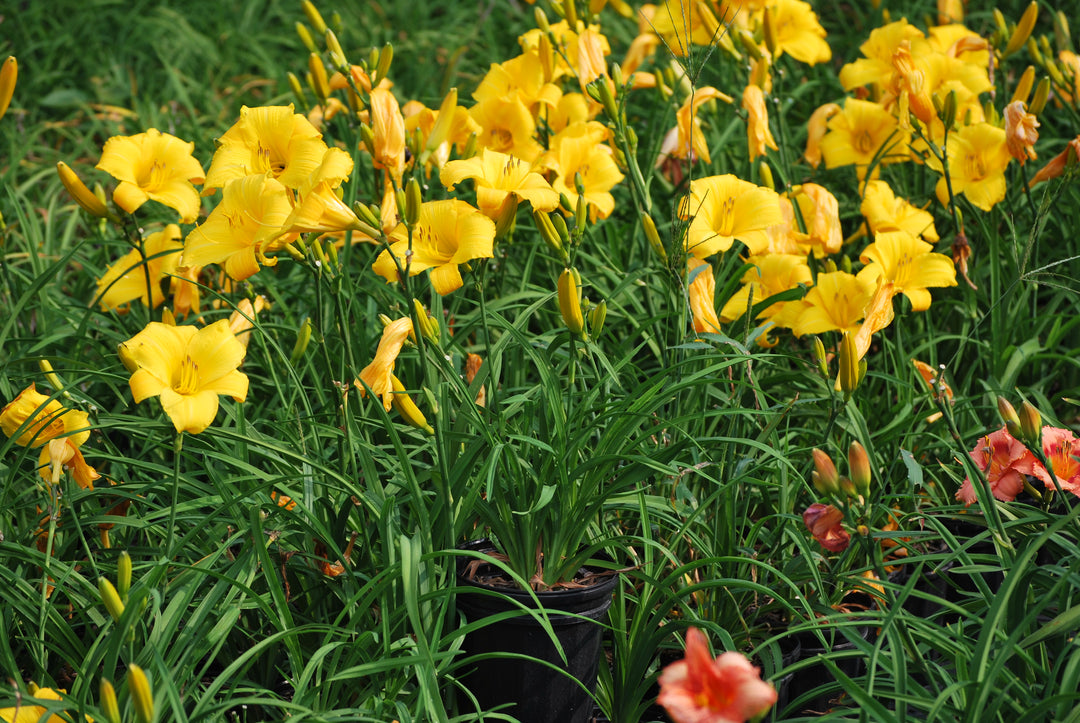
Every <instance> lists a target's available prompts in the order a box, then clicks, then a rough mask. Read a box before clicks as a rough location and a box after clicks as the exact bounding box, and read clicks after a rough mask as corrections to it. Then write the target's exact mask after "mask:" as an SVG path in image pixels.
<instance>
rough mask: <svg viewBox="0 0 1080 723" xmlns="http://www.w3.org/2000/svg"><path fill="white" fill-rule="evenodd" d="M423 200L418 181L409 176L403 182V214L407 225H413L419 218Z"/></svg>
mask: <svg viewBox="0 0 1080 723" xmlns="http://www.w3.org/2000/svg"><path fill="white" fill-rule="evenodd" d="M423 200H424V199H423V196H422V194H421V191H420V182H419V181H417V180H416V179H415V178H410V179H409V182H408V183H407V184H405V209H404V210H405V213H404V214H403V215H404V217H405V223H406V224H407V225H409V226H415V225H416V223H417V222H418V221H419V220H420V206H421V204H422V203H423Z"/></svg>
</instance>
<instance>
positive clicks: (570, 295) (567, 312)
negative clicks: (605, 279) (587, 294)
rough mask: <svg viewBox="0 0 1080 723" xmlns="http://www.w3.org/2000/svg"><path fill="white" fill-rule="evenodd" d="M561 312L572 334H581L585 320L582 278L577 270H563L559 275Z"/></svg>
mask: <svg viewBox="0 0 1080 723" xmlns="http://www.w3.org/2000/svg"><path fill="white" fill-rule="evenodd" d="M558 289H559V311H560V312H561V313H562V318H563V322H564V323H565V324H566V328H567V329H569V330H570V332H571V333H572V334H581V333H582V331H584V329H585V318H584V317H583V316H582V314H581V277H580V275H579V274H578V271H577V269H573V268H568V269H563V272H562V274H560V275H559V284H558Z"/></svg>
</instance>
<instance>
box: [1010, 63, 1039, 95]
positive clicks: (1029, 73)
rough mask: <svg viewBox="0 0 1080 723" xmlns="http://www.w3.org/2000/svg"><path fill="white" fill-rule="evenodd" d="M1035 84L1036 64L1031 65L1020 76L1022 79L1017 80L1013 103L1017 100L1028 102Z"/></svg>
mask: <svg viewBox="0 0 1080 723" xmlns="http://www.w3.org/2000/svg"><path fill="white" fill-rule="evenodd" d="M1034 85H1035V66H1034V65H1029V66H1028V67H1027V68H1026V69H1025V70H1024V73H1023V75H1021V76H1020V80H1018V81H1016V90H1014V91H1013V94H1012V100H1011V101H1010V102H1011V103H1015V102H1016V101H1018V100H1019V101H1023V102H1024V103H1025V104H1026V103H1027V99H1028V95H1030V94H1031V88H1032V87H1033V86H1034Z"/></svg>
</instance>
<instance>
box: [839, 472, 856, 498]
mask: <svg viewBox="0 0 1080 723" xmlns="http://www.w3.org/2000/svg"><path fill="white" fill-rule="evenodd" d="M840 491H841V492H843V493H844V496H845V497H847V498H848V499H852V500H853V499H855V498H856V497H858V496H859V490H857V489H856V488H855V483H854V482H852V481H851V480H850V479H848V478H847V477H841V478H840Z"/></svg>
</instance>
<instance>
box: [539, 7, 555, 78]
mask: <svg viewBox="0 0 1080 723" xmlns="http://www.w3.org/2000/svg"><path fill="white" fill-rule="evenodd" d="M536 12H537V14H539V15H543V11H542V10H541V9H540V8H536ZM536 54H537V56H539V58H540V69H541V70H542V71H543V74H544V75H543V77H544V82H545V83H550V82H551V79H552V78H554V77H555V53H554V52H553V51H552V50H551V39H550V38H549V37H548V34H547V31H544V32H541V33H540V40H539V41H538V42H537V46H536Z"/></svg>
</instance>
